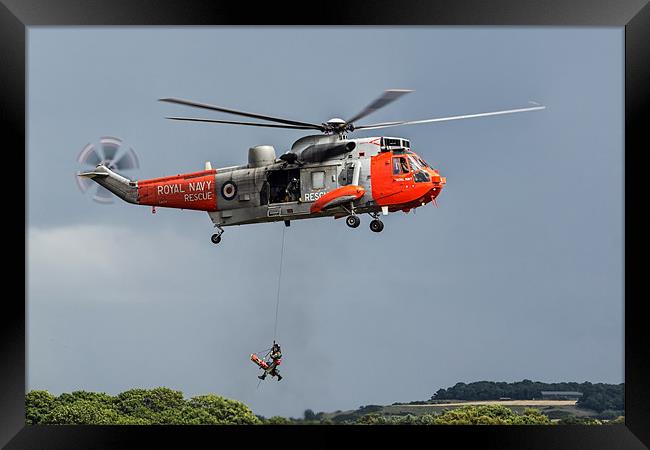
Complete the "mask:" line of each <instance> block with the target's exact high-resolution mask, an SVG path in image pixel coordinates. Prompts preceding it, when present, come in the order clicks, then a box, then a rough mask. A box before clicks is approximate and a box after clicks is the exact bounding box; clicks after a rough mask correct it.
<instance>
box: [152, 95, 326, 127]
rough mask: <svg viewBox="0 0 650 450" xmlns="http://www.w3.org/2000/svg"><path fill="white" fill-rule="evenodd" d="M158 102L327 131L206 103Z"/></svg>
mask: <svg viewBox="0 0 650 450" xmlns="http://www.w3.org/2000/svg"><path fill="white" fill-rule="evenodd" d="M158 100H159V101H161V102H168V103H177V104H179V105H185V106H192V107H195V108H203V109H209V110H212V111H220V112H225V113H229V114H235V115H238V116H244V117H252V118H253V119H262V120H269V121H271V122H277V123H283V124H285V125H296V126H301V127H307V128H309V129H314V130H321V131H325V129H324V127H323V126H322V125H319V124H315V123H309V122H299V121H297V120H289V119H282V118H280V117H273V116H265V115H262V114H256V113H249V112H244V111H237V110H236V109H228V108H223V107H221V106H215V105H208V104H206V103H197V102H192V101H189V100H183V99H180V98H161V99H158Z"/></svg>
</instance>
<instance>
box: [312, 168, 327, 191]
mask: <svg viewBox="0 0 650 450" xmlns="http://www.w3.org/2000/svg"><path fill="white" fill-rule="evenodd" d="M311 187H312V189H323V188H325V172H324V171H323V172H320V171H319V172H312V173H311Z"/></svg>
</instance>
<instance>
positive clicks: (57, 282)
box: [27, 224, 198, 302]
mask: <svg viewBox="0 0 650 450" xmlns="http://www.w3.org/2000/svg"><path fill="white" fill-rule="evenodd" d="M161 243H164V245H162V244H161ZM193 246H194V247H198V244H197V243H196V242H194V241H191V240H189V239H187V238H184V237H183V236H182V235H180V234H175V233H172V232H171V231H169V230H163V231H155V232H152V231H150V230H147V231H139V230H135V229H130V228H126V227H118V226H109V225H83V224H74V225H67V226H60V227H54V228H43V227H31V228H29V230H28V236H27V254H28V268H27V276H28V280H29V294H30V295H29V298H30V299H37V298H40V297H43V296H45V295H47V296H48V297H52V296H53V295H54V294H58V296H59V297H61V298H65V299H68V300H74V299H75V298H76V299H80V298H83V301H85V302H90V301H152V300H154V299H155V298H156V296H152V295H151V293H152V292H151V291H152V290H153V291H156V286H158V285H159V284H160V283H156V282H154V281H155V280H154V278H156V277H155V275H156V274H161V273H182V272H184V271H185V270H184V269H185V265H186V264H187V261H184V260H183V259H182V258H179V257H178V255H179V254H183V253H186V252H188V249H190V248H192V247H193ZM195 250H198V248H197V249H195ZM189 281H191V280H189ZM143 288H146V290H147V294H149V295H144V294H145V293H144V292H143ZM169 288H170V286H169V285H166V286H165V289H164V291H166V292H167V293H169ZM172 290H173V289H172ZM161 293H162V294H163V297H166V296H167V295H164V293H165V292H161Z"/></svg>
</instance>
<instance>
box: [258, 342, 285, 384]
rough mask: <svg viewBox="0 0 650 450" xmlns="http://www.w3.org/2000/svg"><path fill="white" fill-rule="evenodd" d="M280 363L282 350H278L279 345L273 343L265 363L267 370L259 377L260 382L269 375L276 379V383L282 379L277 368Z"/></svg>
mask: <svg viewBox="0 0 650 450" xmlns="http://www.w3.org/2000/svg"><path fill="white" fill-rule="evenodd" d="M281 362H282V350H281V349H280V344H278V343H277V342H275V341H273V347H271V353H270V354H269V361H268V362H267V364H268V366H269V367H268V368H267V369H266V370H264V373H263V374H262V375H260V376H259V377H257V378H259V379H260V380H263V379H264V378H266V375H267V374H271V376H272V377H278V381H280V380H281V379H282V375H280V372H278V366H279V365H280V363H281Z"/></svg>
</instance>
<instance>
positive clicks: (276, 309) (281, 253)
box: [273, 227, 287, 342]
mask: <svg viewBox="0 0 650 450" xmlns="http://www.w3.org/2000/svg"><path fill="white" fill-rule="evenodd" d="M286 229H287V227H282V248H281V250H280V272H279V273H278V293H277V298H276V301H275V325H274V327H273V342H275V338H276V337H277V335H278V310H279V309H280V288H281V286H282V263H283V262H284V235H285V233H286Z"/></svg>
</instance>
